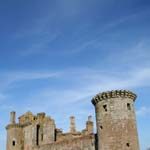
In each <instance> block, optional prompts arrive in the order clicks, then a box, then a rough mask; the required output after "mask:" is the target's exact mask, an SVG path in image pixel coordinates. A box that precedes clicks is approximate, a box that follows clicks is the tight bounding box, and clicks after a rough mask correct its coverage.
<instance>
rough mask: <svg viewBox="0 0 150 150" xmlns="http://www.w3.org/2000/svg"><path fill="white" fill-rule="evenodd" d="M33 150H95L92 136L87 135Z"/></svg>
mask: <svg viewBox="0 0 150 150" xmlns="http://www.w3.org/2000/svg"><path fill="white" fill-rule="evenodd" d="M33 150H95V137H94V135H88V136H83V137H80V138H74V139H70V140H69V139H68V140H65V141H58V142H55V143H52V144H45V145H42V146H40V147H34V149H33Z"/></svg>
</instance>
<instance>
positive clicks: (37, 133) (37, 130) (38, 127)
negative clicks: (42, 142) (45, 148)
mask: <svg viewBox="0 0 150 150" xmlns="http://www.w3.org/2000/svg"><path fill="white" fill-rule="evenodd" d="M39 132H40V125H37V126H36V145H39Z"/></svg>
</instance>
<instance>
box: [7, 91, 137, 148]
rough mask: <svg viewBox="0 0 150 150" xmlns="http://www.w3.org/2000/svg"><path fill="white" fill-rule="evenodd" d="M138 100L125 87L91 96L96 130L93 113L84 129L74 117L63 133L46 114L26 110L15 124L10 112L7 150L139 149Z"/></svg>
mask: <svg viewBox="0 0 150 150" xmlns="http://www.w3.org/2000/svg"><path fill="white" fill-rule="evenodd" d="M135 99H136V95H135V94H134V93H132V92H131V91H126V90H115V91H108V92H103V93H99V94H97V95H96V96H95V97H94V98H93V99H92V103H93V105H94V107H95V113H96V128H97V132H96V133H94V131H93V130H94V129H93V128H94V127H93V121H92V118H91V116H89V117H88V120H87V122H86V127H85V129H84V130H82V131H81V132H79V131H77V130H76V126H75V117H74V116H71V117H70V131H69V132H68V133H63V132H62V130H61V129H59V128H57V127H56V124H55V121H54V119H52V118H51V117H48V116H46V115H45V113H38V114H37V115H33V114H32V113H31V112H27V113H25V114H24V115H22V116H20V117H19V122H18V123H16V114H15V112H11V114H10V115H11V116H10V123H9V124H8V125H7V126H6V130H7V148H6V150H139V143H138V134H137V128H136V117H135V110H134V102H135Z"/></svg>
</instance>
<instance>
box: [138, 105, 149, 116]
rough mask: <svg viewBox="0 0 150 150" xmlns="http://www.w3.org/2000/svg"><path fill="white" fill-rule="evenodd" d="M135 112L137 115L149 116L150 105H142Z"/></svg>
mask: <svg viewBox="0 0 150 150" xmlns="http://www.w3.org/2000/svg"><path fill="white" fill-rule="evenodd" d="M136 114H137V115H138V116H142V117H144V116H149V115H150V107H147V106H143V107H140V108H139V109H138V110H137V111H136Z"/></svg>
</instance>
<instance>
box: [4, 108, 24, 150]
mask: <svg viewBox="0 0 150 150" xmlns="http://www.w3.org/2000/svg"><path fill="white" fill-rule="evenodd" d="M15 118H16V113H15V112H14V111H13V112H11V113H10V124H8V125H7V126H6V130H7V145H6V150H22V148H23V140H22V126H21V125H20V124H18V123H16V120H15Z"/></svg>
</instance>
